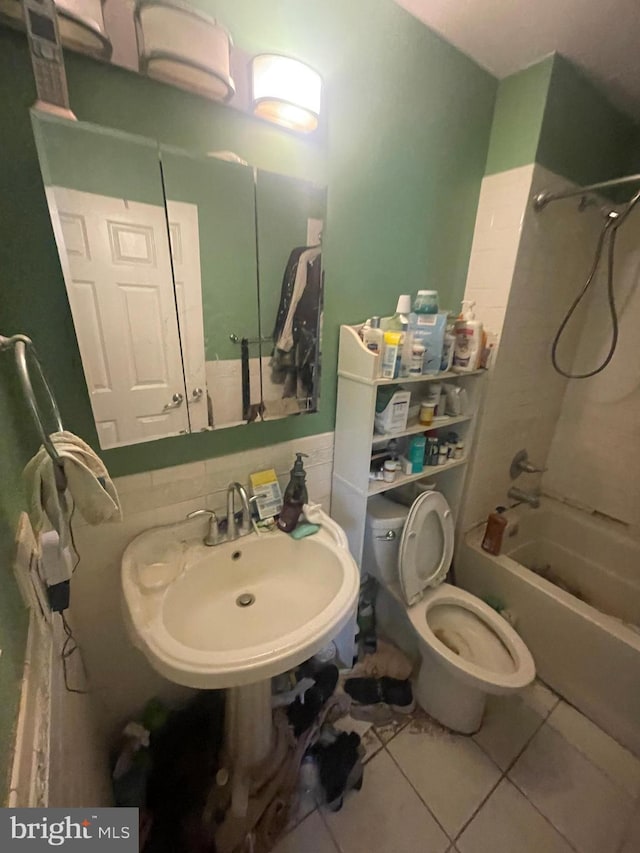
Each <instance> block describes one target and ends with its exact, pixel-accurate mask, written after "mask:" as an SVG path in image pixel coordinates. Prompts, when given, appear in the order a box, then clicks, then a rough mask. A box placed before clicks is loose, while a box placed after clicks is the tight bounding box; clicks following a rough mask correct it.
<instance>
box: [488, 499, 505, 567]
mask: <svg viewBox="0 0 640 853" xmlns="http://www.w3.org/2000/svg"><path fill="white" fill-rule="evenodd" d="M504 511H505V507H503V506H497V507H496V511H495V512H492V513H491V515H490V516H489V518H488V519H487V527H486V530H485V532H484V538H483V540H482V550H483V551H487V552H488V553H489V554H495V555H496V556H497V555H498V554H499V553H500V548H502V537H503V536H504V529H505V527H506V526H507V519H506V518H505V517H504V515H503V514H502V513H503V512H504Z"/></svg>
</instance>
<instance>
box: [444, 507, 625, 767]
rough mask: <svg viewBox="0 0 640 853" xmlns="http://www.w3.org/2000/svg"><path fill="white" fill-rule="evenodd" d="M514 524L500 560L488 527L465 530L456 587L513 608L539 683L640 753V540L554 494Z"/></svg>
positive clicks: (521, 511)
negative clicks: (489, 542) (488, 546)
mask: <svg viewBox="0 0 640 853" xmlns="http://www.w3.org/2000/svg"><path fill="white" fill-rule="evenodd" d="M507 518H508V520H509V526H508V527H507V530H506V534H505V538H504V541H503V547H502V554H501V555H500V556H499V557H493V556H491V555H490V554H487V553H485V552H484V551H483V550H482V549H481V548H480V542H481V541H482V536H483V534H484V525H481V526H480V527H476V528H474V529H473V530H471V531H470V532H469V533H467V534H466V536H465V537H464V538H463V541H462V542H460V544H459V547H458V550H457V556H456V561H455V570H456V580H457V583H458V584H459V585H460V586H462V587H463V588H464V589H468V590H470V591H471V592H473V593H474V594H476V595H478V596H480V597H481V598H489V597H490V598H492V599H496V600H497V601H499V602H501V603H502V604H503V605H504V606H506V607H507V608H508V610H510V611H512V613H513V614H514V615H515V618H516V628H517V630H518V632H519V633H520V635H521V636H522V637H523V639H524V640H525V642H526V643H527V645H528V646H529V649H530V650H531V653H532V654H533V657H534V658H535V661H536V667H537V671H538V675H539V676H540V678H542V679H543V681H546V682H547V684H549V685H550V686H551V687H553V688H554V690H556V691H557V692H558V693H560V694H561V695H562V696H564V697H565V698H566V699H567V700H568V701H569V702H571V703H572V704H574V705H575V706H576V707H577V708H579V709H580V710H581V711H582V712H583V713H584V714H586V715H587V716H588V717H590V718H591V719H592V720H593V721H594V722H596V723H598V725H600V726H601V727H602V728H603V729H604V730H605V731H607V732H608V733H609V734H610V735H611V736H612V737H614V738H616V739H617V740H618V741H620V742H621V743H623V744H624V745H625V746H627V747H628V748H629V749H631V750H633V751H634V752H635V753H636V754H637V755H639V756H640V628H639V627H638V626H640V539H638V538H634V537H633V536H632V535H630V534H629V533H628V531H627V530H626V528H625V526H624V525H622V524H617V523H616V522H612V521H608V520H606V519H602V518H599V517H596V516H593V515H590V514H588V513H586V512H582V511H581V510H577V509H573V508H572V507H568V506H566V505H564V504H562V503H560V502H559V501H555V500H553V499H551V498H544V499H543V500H542V503H541V506H540V508H539V509H535V510H534V509H531V508H530V507H528V506H523V507H518V508H516V509H512V510H509V511H508V513H507ZM532 569H534V570H535V571H532ZM536 572H538V573H536ZM552 581H553V582H552ZM573 593H576V594H573ZM578 596H579V597H578ZM587 602H588V603H587Z"/></svg>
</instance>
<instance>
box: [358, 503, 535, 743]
mask: <svg viewBox="0 0 640 853" xmlns="http://www.w3.org/2000/svg"><path fill="white" fill-rule="evenodd" d="M453 544H454V526H453V516H452V513H451V509H450V507H449V505H448V503H447V501H446V500H445V498H444V496H443V495H442V494H441V493H440V492H431V491H428V492H424V493H423V494H421V495H420V496H419V497H418V498H417V499H416V500H415V501H414V502H413V504H412V505H411V507H410V508H409V507H405V506H402V505H400V504H397V503H394V502H393V501H391V500H389V499H388V498H385V497H382V496H376V497H373V498H371V499H370V500H369V502H368V505H367V523H366V531H365V541H364V553H363V564H362V568H363V571H365V572H367V573H368V574H370V575H373V576H374V577H375V578H377V580H378V581H379V582H380V584H381V585H382V587H383V589H384V590H386V591H387V592H388V593H389V595H390V596H391V597H392V598H393V599H395V602H396V603H399V604H400V606H399V607H397V606H396V613H397V612H398V611H400V614H401V615H400V620H401V621H403V622H404V624H398V619H395V620H393V619H392V620H391V624H390V625H388V626H385V627H386V628H387V633H389V635H390V637H391V639H394V640H396V641H397V642H398V641H399V645H401V646H404V647H405V648H406V645H407V644H406V642H405V643H403V642H402V639H401V638H402V637H403V636H404V637H407V635H408V634H410V635H411V637H412V638H413V639H414V640H415V641H416V642H415V643H414V645H417V648H418V651H419V655H420V671H419V674H418V677H417V680H416V681H415V682H414V693H415V697H416V699H417V701H418V703H419V704H420V706H421V707H422V708H424V710H425V711H426V712H427V713H428V714H429V715H430V716H432V717H434V718H435V719H436V720H438V721H439V722H440V723H442V724H443V725H444V726H446V727H447V728H449V729H453V730H454V731H457V732H463V733H465V734H471V733H473V732H476V731H478V729H479V728H480V726H481V724H482V716H483V713H484V708H485V703H486V697H487V694H489V693H512V692H515V691H517V690H521V689H522V688H523V687H526V686H527V684H530V683H531V682H532V681H533V679H534V678H535V674H536V670H535V664H534V661H533V658H532V657H531V653H530V652H529V649H528V648H527V647H526V645H525V644H524V642H523V641H522V639H521V638H520V637H519V636H518V634H517V633H516V632H515V631H514V629H513V628H512V627H511V625H510V624H509V623H508V622H507V621H506V620H505V619H504V618H503V617H502V616H500V615H499V614H498V613H497V612H496V611H495V610H493V609H492V608H491V607H489V606H488V605H487V604H485V603H484V602H483V601H481V600H480V599H479V598H477V597H476V596H475V595H471V593H469V592H466V591H465V590H463V589H459V588H458V587H455V586H452V585H451V584H448V583H445V582H444V579H445V577H446V575H447V572H448V571H449V568H450V566H451V559H452V557H453ZM383 595H384V593H383ZM394 634H397V635H398V639H397V638H396V636H394Z"/></svg>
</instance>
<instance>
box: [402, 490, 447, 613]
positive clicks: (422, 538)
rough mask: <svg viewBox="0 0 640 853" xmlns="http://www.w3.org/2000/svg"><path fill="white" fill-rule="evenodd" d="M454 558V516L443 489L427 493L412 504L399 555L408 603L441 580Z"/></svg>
mask: <svg viewBox="0 0 640 853" xmlns="http://www.w3.org/2000/svg"><path fill="white" fill-rule="evenodd" d="M452 557H453V516H452V514H451V508H450V507H449V504H448V503H447V501H446V500H445V498H444V496H443V495H442V494H441V493H440V492H424V494H422V495H420V496H419V497H418V498H416V500H415V501H414V502H413V504H412V505H411V509H410V510H409V515H408V516H407V520H406V522H405V525H404V529H403V531H402V538H401V540H400V553H399V556H398V575H399V577H400V587H401V588H402V594H403V596H404V599H405V601H406V602H407V604H409V605H411V604H415V603H416V602H417V601H420V599H421V598H422V594H423V592H424V590H425V589H426V588H427V587H431V586H437V585H438V584H439V583H441V582H442V581H443V580H444V578H445V576H446V574H447V572H448V571H449V566H450V565H451V558H452Z"/></svg>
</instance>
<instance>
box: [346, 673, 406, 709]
mask: <svg viewBox="0 0 640 853" xmlns="http://www.w3.org/2000/svg"><path fill="white" fill-rule="evenodd" d="M344 689H345V693H348V694H349V696H351V698H352V699H353V701H354V702H357V703H358V705H377V704H378V703H379V702H384V703H385V704H386V705H389V706H390V708H391V709H392V710H393V711H396V712H398V713H400V714H410V713H411V712H412V711H413V710H414V709H415V707H416V703H415V700H414V698H413V691H412V690H411V682H410V681H408V680H404V681H401V680H400V679H398V678H389V677H388V676H386V675H385V676H384V677H383V678H348V679H347V680H346V681H345V683H344Z"/></svg>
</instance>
